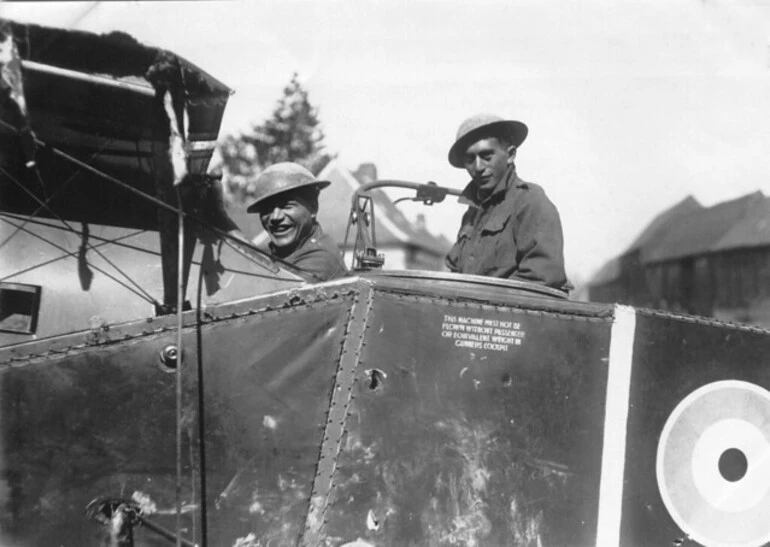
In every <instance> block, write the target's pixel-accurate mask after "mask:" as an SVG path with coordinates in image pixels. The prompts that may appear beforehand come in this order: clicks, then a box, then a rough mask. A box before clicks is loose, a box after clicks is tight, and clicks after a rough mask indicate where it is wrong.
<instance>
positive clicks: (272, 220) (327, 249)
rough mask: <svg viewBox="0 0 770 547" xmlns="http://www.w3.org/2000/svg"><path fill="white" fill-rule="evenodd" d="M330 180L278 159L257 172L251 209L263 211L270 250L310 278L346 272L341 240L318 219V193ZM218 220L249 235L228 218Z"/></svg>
mask: <svg viewBox="0 0 770 547" xmlns="http://www.w3.org/2000/svg"><path fill="white" fill-rule="evenodd" d="M329 184H331V183H330V182H329V181H324V180H317V179H316V178H315V177H314V176H313V174H312V173H311V172H310V171H308V170H307V169H305V168H304V167H302V166H301V165H299V164H296V163H291V162H283V163H276V164H274V165H271V166H270V167H268V168H267V169H265V170H264V171H262V172H261V173H260V174H259V176H258V177H257V180H256V184H255V185H256V191H255V193H256V197H255V200H254V201H253V202H252V203H251V205H249V207H248V208H247V209H246V210H247V212H249V213H257V214H258V215H259V220H260V222H261V223H262V227H263V228H264V229H265V232H267V235H268V236H269V237H270V243H269V249H270V254H271V255H272V256H274V257H276V258H279V259H280V260H281V261H283V262H285V263H287V264H288V265H290V266H292V267H293V268H294V269H295V270H296V273H297V274H298V275H299V276H300V277H302V278H303V279H304V280H305V281H309V282H319V281H326V280H329V279H334V278H337V277H342V276H344V275H345V273H346V272H347V269H346V268H345V264H344V263H343V262H342V257H341V256H340V252H339V249H338V247H337V245H336V244H335V243H334V241H332V239H331V238H330V237H329V236H328V235H326V234H325V233H324V231H323V229H322V228H321V225H320V224H319V223H318V222H317V221H316V214H317V213H318V194H319V193H320V191H321V190H322V189H323V188H326V187H327V186H329ZM222 214H223V215H225V216H226V213H224V211H222V213H221V214H220V218H222V217H221V215H222ZM219 224H220V225H223V226H227V228H226V229H227V230H228V231H230V232H231V233H234V235H237V236H239V237H241V238H245V236H243V235H242V234H241V233H240V230H238V229H237V226H235V224H234V223H233V222H232V220H230V219H229V218H226V219H224V218H223V219H222V221H221V222H219Z"/></svg>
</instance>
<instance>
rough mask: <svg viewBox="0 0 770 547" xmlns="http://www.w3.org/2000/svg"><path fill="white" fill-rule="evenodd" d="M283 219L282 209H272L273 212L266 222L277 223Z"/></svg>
mask: <svg viewBox="0 0 770 547" xmlns="http://www.w3.org/2000/svg"><path fill="white" fill-rule="evenodd" d="M282 219H283V209H281V208H280V207H273V210H272V211H270V216H269V217H268V220H270V222H279V221H281V220H282Z"/></svg>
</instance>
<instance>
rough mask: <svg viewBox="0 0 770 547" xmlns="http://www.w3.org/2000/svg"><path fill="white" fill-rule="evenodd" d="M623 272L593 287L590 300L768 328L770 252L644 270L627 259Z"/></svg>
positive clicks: (656, 265)
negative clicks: (608, 281) (615, 277)
mask: <svg viewBox="0 0 770 547" xmlns="http://www.w3.org/2000/svg"><path fill="white" fill-rule="evenodd" d="M622 268H624V269H621V275H620V276H619V278H618V279H617V280H615V281H613V282H610V283H603V284H597V285H591V287H590V289H589V298H590V299H591V301H594V302H619V303H622V304H629V305H634V306H642V307H652V308H657V309H663V310H671V311H677V312H684V313H690V314H694V315H702V316H711V317H716V318H719V319H723V320H728V321H737V322H742V323H750V324H755V325H761V326H767V327H770V247H765V248H758V249H739V250H733V251H727V252H722V253H712V254H707V255H702V256H698V257H686V258H682V259H678V260H671V261H668V262H659V263H654V264H647V265H645V266H642V265H640V264H639V262H638V261H635V260H633V258H632V257H629V258H628V259H626V260H623V262H622ZM640 279H641V280H643V281H642V282H641V284H640Z"/></svg>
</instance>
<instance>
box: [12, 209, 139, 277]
mask: <svg viewBox="0 0 770 547" xmlns="http://www.w3.org/2000/svg"><path fill="white" fill-rule="evenodd" d="M6 222H8V224H10V225H12V226H17V225H16V224H14V223H13V222H10V221H9V220H7V219H6ZM24 231H25V232H27V233H30V234H32V233H33V232H31V231H30V230H27V229H24ZM142 233H144V230H140V231H138V232H135V233H132V234H127V235H124V236H122V237H120V238H118V239H104V238H98V239H100V240H101V242H100V243H99V244H98V246H99V247H103V246H105V245H110V244H114V245H118V246H121V247H126V248H128V249H135V250H142V249H140V248H138V247H133V246H130V245H123V244H121V243H120V242H119V240H120V239H127V238H131V237H134V236H135V235H138V234H142ZM39 237H41V236H39ZM95 239H96V238H95ZM76 254H77V252H76V251H67V254H64V255H61V256H55V257H53V258H49V259H48V260H44V261H43V262H40V263H38V264H33V265H32V266H28V267H27V268H24V269H23V270H17V271H15V272H13V273H12V274H8V275H7V276H5V277H2V278H0V281H5V280H6V279H10V278H11V277H15V276H17V275H21V274H25V273H29V272H31V271H33V270H37V269H39V268H43V267H45V266H48V265H49V264H53V263H54V262H58V261H59V260H64V259H66V258H70V257H72V256H75V255H76Z"/></svg>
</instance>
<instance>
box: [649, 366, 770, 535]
mask: <svg viewBox="0 0 770 547" xmlns="http://www.w3.org/2000/svg"><path fill="white" fill-rule="evenodd" d="M656 463H657V465H656V475H657V479H658V489H659V491H660V495H661V497H662V498H663V503H664V504H665V505H666V508H667V509H668V512H669V514H670V515H671V518H673V519H674V521H675V522H676V523H677V525H679V527H680V528H681V529H682V531H684V532H685V533H686V534H687V535H688V536H690V537H691V538H692V539H694V540H695V541H697V542H698V543H701V544H702V545H705V546H707V547H712V546H713V547H727V546H731V547H759V546H761V545H764V544H765V543H768V542H770V392H769V391H767V390H765V389H763V388H761V387H759V386H757V385H755V384H751V383H749V382H743V381H739V380H724V381H720V382H714V383H711V384H708V385H705V386H703V387H701V388H699V389H696V390H695V391H693V392H692V393H690V394H689V395H688V396H687V397H685V398H684V399H683V400H682V401H681V402H680V403H679V404H678V405H677V406H676V408H675V409H674V411H673V412H672V413H671V415H670V416H669V417H668V420H667V421H666V425H665V426H664V427H663V432H662V433H661V436H660V441H659V442H658V454H657V462H656Z"/></svg>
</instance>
